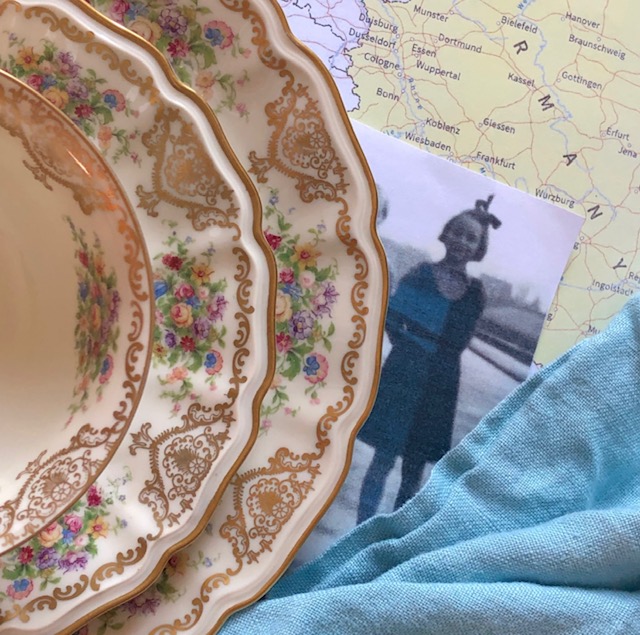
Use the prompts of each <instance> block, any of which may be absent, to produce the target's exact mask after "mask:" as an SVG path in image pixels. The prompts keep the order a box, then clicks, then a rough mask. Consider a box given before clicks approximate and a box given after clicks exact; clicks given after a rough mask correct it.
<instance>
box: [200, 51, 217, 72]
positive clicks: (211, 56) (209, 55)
mask: <svg viewBox="0 0 640 635" xmlns="http://www.w3.org/2000/svg"><path fill="white" fill-rule="evenodd" d="M202 56H203V57H204V67H205V68H209V67H210V66H213V65H214V64H217V63H218V60H216V54H215V51H214V50H213V48H212V47H211V46H205V50H204V51H203V52H202Z"/></svg>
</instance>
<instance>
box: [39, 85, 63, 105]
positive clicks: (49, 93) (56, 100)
mask: <svg viewBox="0 0 640 635" xmlns="http://www.w3.org/2000/svg"><path fill="white" fill-rule="evenodd" d="M42 96H43V97H46V98H47V99H48V100H49V101H50V102H51V103H52V104H53V105H54V106H55V107H56V108H60V110H62V109H63V108H64V107H65V106H66V105H67V104H68V103H69V95H68V94H67V91H66V90H60V89H59V88H56V87H55V86H50V87H49V88H47V90H45V91H44V92H43V93H42Z"/></svg>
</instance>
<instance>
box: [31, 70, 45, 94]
mask: <svg viewBox="0 0 640 635" xmlns="http://www.w3.org/2000/svg"><path fill="white" fill-rule="evenodd" d="M42 82H44V77H43V76H42V75H35V74H34V75H29V78H28V79H27V84H29V86H31V88H35V89H36V90H40V86H42Z"/></svg>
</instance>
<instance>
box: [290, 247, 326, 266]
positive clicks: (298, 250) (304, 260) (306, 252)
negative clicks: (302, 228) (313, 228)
mask: <svg viewBox="0 0 640 635" xmlns="http://www.w3.org/2000/svg"><path fill="white" fill-rule="evenodd" d="M320 255H321V254H320V252H319V251H318V250H317V249H316V248H315V246H314V245H312V244H311V243H304V244H303V245H296V246H295V249H294V253H293V255H292V256H291V261H292V262H297V263H298V266H299V267H300V270H301V271H304V270H305V269H306V268H307V267H314V266H315V265H316V263H317V261H318V256H320Z"/></svg>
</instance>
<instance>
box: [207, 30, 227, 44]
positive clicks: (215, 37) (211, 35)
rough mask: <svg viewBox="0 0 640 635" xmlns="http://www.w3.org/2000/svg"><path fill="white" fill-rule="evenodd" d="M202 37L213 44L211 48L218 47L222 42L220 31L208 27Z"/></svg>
mask: <svg viewBox="0 0 640 635" xmlns="http://www.w3.org/2000/svg"><path fill="white" fill-rule="evenodd" d="M204 37H205V38H206V39H207V40H209V42H211V44H213V46H220V44H222V42H224V35H222V31H220V29H213V28H211V27H209V28H208V29H205V31H204Z"/></svg>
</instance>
